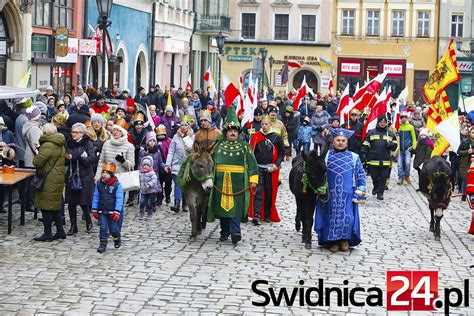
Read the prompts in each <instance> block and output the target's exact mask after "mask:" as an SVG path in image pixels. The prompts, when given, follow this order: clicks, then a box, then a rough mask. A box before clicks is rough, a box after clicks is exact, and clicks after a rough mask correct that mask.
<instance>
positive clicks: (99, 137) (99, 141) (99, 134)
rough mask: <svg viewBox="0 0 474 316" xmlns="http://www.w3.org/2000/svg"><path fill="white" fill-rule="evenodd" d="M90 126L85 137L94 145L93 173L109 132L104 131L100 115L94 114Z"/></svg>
mask: <svg viewBox="0 0 474 316" xmlns="http://www.w3.org/2000/svg"><path fill="white" fill-rule="evenodd" d="M91 124H92V125H91V126H88V127H87V135H88V136H89V138H90V140H91V141H92V145H94V149H95V153H96V156H97V160H96V161H95V162H94V164H93V165H92V169H93V171H94V173H95V172H96V171H97V165H98V161H99V157H100V153H101V152H102V147H103V146H104V143H105V141H106V140H107V139H109V138H110V134H109V132H107V130H106V129H105V120H104V117H103V116H102V115H100V114H97V113H94V114H92V117H91Z"/></svg>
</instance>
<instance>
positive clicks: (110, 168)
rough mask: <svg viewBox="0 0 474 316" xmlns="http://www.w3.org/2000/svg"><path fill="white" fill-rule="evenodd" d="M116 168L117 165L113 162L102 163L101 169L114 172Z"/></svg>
mask: <svg viewBox="0 0 474 316" xmlns="http://www.w3.org/2000/svg"><path fill="white" fill-rule="evenodd" d="M116 170H117V167H116V166H115V164H114V163H113V162H106V163H104V168H103V169H102V171H109V172H112V173H115V171H116Z"/></svg>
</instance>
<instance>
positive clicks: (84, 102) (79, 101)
mask: <svg viewBox="0 0 474 316" xmlns="http://www.w3.org/2000/svg"><path fill="white" fill-rule="evenodd" d="M81 103H82V104H86V101H84V99H83V98H80V97H75V98H74V104H75V105H77V106H79V104H81Z"/></svg>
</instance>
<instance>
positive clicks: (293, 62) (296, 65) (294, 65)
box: [287, 59, 301, 68]
mask: <svg viewBox="0 0 474 316" xmlns="http://www.w3.org/2000/svg"><path fill="white" fill-rule="evenodd" d="M287 64H288V67H291V68H301V64H300V63H299V62H298V61H296V60H293V59H288V61H287Z"/></svg>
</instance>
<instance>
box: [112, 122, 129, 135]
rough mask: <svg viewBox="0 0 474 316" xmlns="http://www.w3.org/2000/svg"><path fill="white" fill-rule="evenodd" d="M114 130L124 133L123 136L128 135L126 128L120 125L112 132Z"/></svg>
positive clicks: (114, 127)
mask: <svg viewBox="0 0 474 316" xmlns="http://www.w3.org/2000/svg"><path fill="white" fill-rule="evenodd" d="M114 129H118V130H119V131H120V132H121V133H122V136H127V135H128V132H127V130H126V129H125V128H123V127H122V126H120V125H117V124H115V125H114V126H112V130H114Z"/></svg>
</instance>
